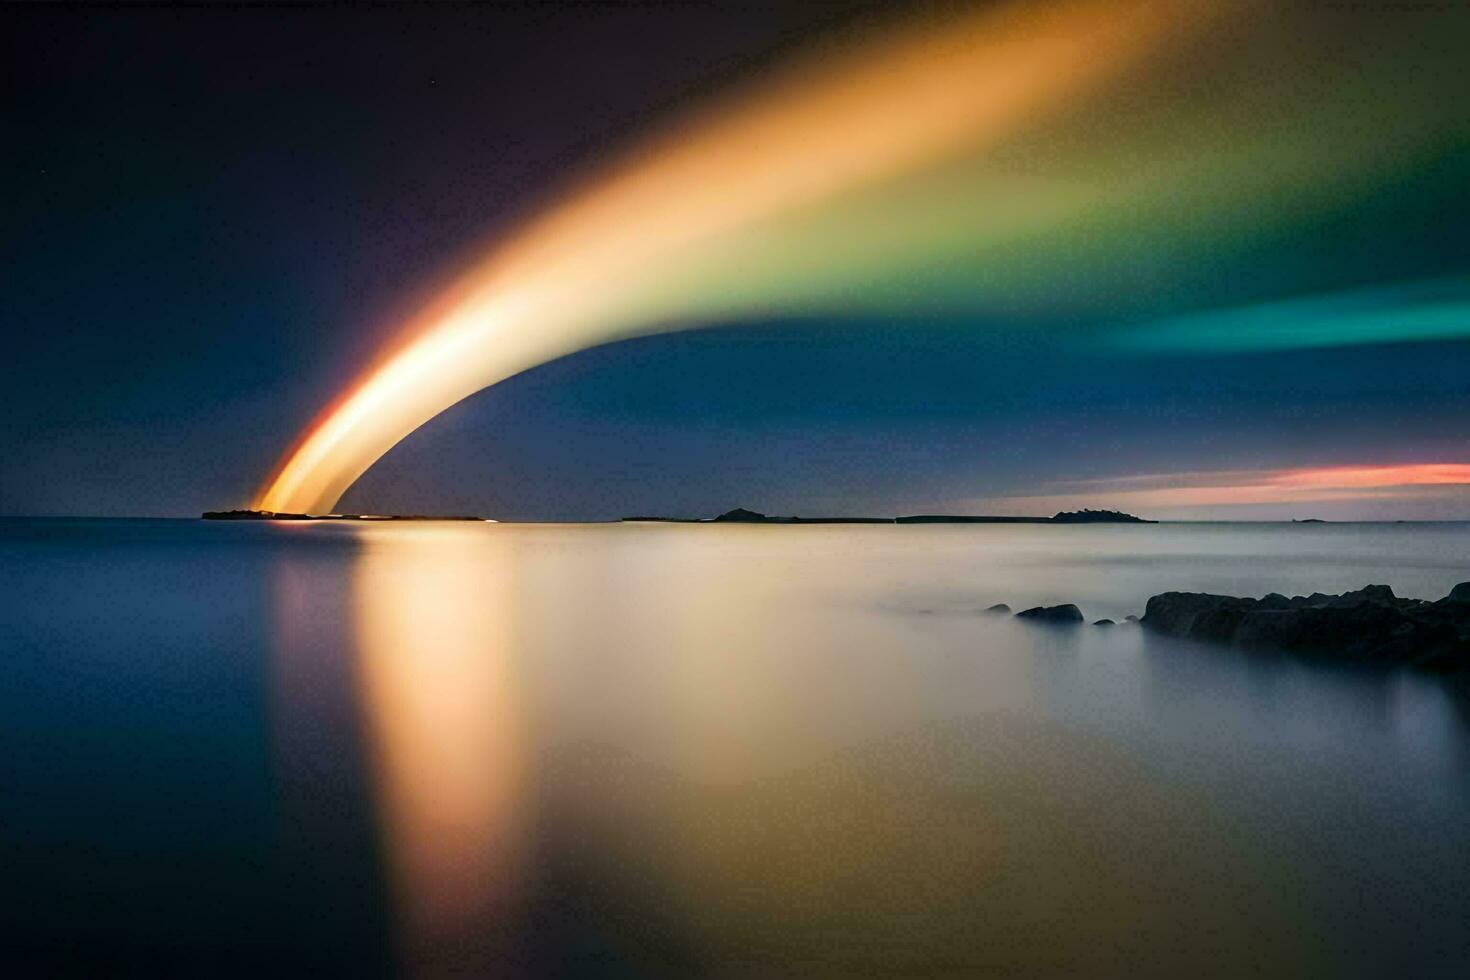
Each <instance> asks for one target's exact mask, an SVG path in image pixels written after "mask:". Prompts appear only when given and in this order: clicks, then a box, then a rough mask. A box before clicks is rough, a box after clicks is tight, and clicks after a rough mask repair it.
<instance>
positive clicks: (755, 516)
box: [623, 507, 1158, 524]
mask: <svg viewBox="0 0 1470 980" xmlns="http://www.w3.org/2000/svg"><path fill="white" fill-rule="evenodd" d="M623 520H624V521H631V522H637V521H651V522H658V523H665V524H1157V523H1158V522H1157V521H1150V520H1145V519H1144V518H1142V517H1134V516H1133V515H1132V514H1125V513H1123V512H1122V511H1117V510H1073V511H1065V510H1064V511H1062V512H1061V513H1058V514H1054V515H1052V516H1051V517H991V516H985V515H977V514H914V515H910V516H907V517H794V516H793V517H771V516H767V515H766V514H762V513H761V512H760V511H755V510H746V509H745V508H744V507H736V508H735V509H734V510H727V511H725V513H723V514H721V515H719V516H718V517H708V518H706V517H625V518H623Z"/></svg>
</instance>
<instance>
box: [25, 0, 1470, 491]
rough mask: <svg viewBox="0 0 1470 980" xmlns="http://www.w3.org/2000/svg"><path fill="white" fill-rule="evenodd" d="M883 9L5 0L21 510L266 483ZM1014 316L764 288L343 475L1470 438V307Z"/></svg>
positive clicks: (586, 481)
mask: <svg viewBox="0 0 1470 980" xmlns="http://www.w3.org/2000/svg"><path fill="white" fill-rule="evenodd" d="M876 6H877V5H869V7H876ZM869 14H870V11H864V9H863V8H862V7H857V6H851V5H841V6H839V5H820V4H773V5H760V4H752V3H734V4H727V5H708V6H704V5H701V6H698V7H691V6H688V5H677V4H669V5H656V4H639V5H631V6H626V7H618V6H597V5H586V6H580V5H560V6H551V5H542V6H538V7H534V8H494V9H483V8H481V9H462V8H455V9H448V8H440V9H436V10H433V11H409V10H405V9H401V8H398V9H388V8H376V9H356V10H347V9H343V8H322V9H306V10H300V9H298V10H286V9H282V8H264V9H260V8H256V9H251V8H229V9H197V8H190V9H181V10H169V9H134V10H118V9H88V8H79V9H55V8H51V9H37V8H31V7H25V8H20V7H9V8H5V9H4V10H3V12H0V20H3V29H0V33H3V34H4V35H5V37H6V40H5V42H4V43H5V45H6V47H7V49H8V50H7V52H6V57H5V61H4V64H5V67H4V69H3V70H4V71H5V74H6V78H5V80H4V91H5V93H6V94H5V95H4V100H5V101H4V109H3V111H4V124H5V125H4V129H5V132H6V134H7V136H6V144H7V150H6V152H5V154H4V162H3V166H4V168H5V180H4V188H5V189H4V193H5V195H6V204H5V209H4V222H5V235H4V240H3V248H4V251H5V254H4V270H5V271H4V277H5V279H4V291H3V296H4V299H3V304H4V305H3V311H0V329H3V331H4V342H5V343H4V350H5V356H4V358H3V360H0V385H3V390H4V392H5V415H4V418H5V424H4V426H3V428H0V514H99V515H123V514H137V515H176V516H182V515H190V514H194V513H197V512H198V511H200V510H203V509H206V508H213V507H223V506H236V505H241V504H243V503H244V502H245V499H246V498H247V497H248V496H249V495H250V493H251V492H252V491H253V490H254V489H255V487H256V485H257V483H258V482H259V481H260V480H261V478H262V477H263V476H264V475H265V474H266V473H267V471H268V470H269V469H270V468H271V466H272V464H273V463H274V462H275V460H276V458H277V457H278V456H279V454H280V453H281V452H282V451H283V450H284V449H285V448H286V446H287V445H288V444H289V443H290V442H291V441H292V439H293V437H294V436H295V434H296V432H297V431H298V430H299V429H300V427H301V426H302V425H303V424H305V423H306V422H307V421H308V420H309V419H311V418H312V417H313V416H314V415H315V414H316V413H317V411H318V410H319V409H320V408H321V406H322V404H323V403H324V402H325V401H326V400H327V399H328V398H330V397H331V396H332V395H333V394H334V393H335V392H336V391H337V390H338V389H340V388H341V386H343V385H345V384H346V383H347V382H348V381H350V380H351V379H352V378H353V377H354V376H355V375H356V374H357V373H358V371H359V370H360V369H361V368H362V367H363V366H364V365H365V363H366V362H367V361H368V360H369V359H370V358H371V357H372V355H373V354H374V352H375V351H376V350H377V349H378V347H379V345H380V344H381V343H383V342H384V341H385V340H386V339H387V338H388V337H389V336H390V335H391V333H392V331H393V328H394V327H395V326H396V325H397V323H398V322H400V320H401V317H402V316H403V315H404V314H405V313H406V312H408V311H411V310H412V309H414V307H415V305H416V304H418V303H419V302H421V301H422V300H423V299H424V298H425V296H426V295H427V294H428V293H429V291H430V290H431V289H432V287H433V285H434V284H435V282H436V281H437V280H436V277H437V276H439V275H441V274H442V273H443V272H444V270H445V269H447V268H453V267H454V265H455V264H456V262H458V261H460V260H462V259H463V257H465V256H467V255H469V254H472V252H473V250H474V249H475V247H476V246H477V245H479V244H480V243H483V242H484V241H485V240H486V239H487V237H493V235H494V234H495V232H496V231H497V230H498V229H503V228H506V227H508V226H509V225H510V224H511V223H512V222H514V221H515V220H516V219H517V218H518V217H519V216H522V215H524V214H525V213H527V211H528V210H529V209H531V208H533V207H534V206H535V205H536V204H537V203H539V202H542V201H545V200H547V199H549V198H550V197H551V196H553V195H554V194H555V193H556V191H557V189H558V188H559V187H560V186H563V185H564V183H565V182H566V181H567V180H568V179H569V176H570V175H575V174H577V173H579V172H581V171H583V170H584V169H585V168H587V167H589V166H591V165H594V164H596V163H597V162H598V161H599V160H601V159H604V158H605V157H606V155H607V154H608V153H610V152H612V151H613V150H615V149H616V148H618V147H620V146H622V145H624V144H625V143H626V141H627V140H628V139H629V138H630V137H631V136H632V135H635V134H636V133H637V132H638V131H639V129H640V128H641V127H643V126H645V125H646V124H647V122H648V121H649V120H650V119H655V120H656V119H658V118H660V117H661V116H662V115H664V114H667V113H668V112H670V111H672V110H674V109H677V108H679V107H680V106H684V105H687V104H691V103H693V102H696V101H697V100H698V99H699V98H700V96H701V95H703V94H707V93H709V92H711V91H715V90H718V88H719V87H720V86H721V85H722V84H725V83H727V82H729V81H731V80H733V79H739V78H741V77H746V76H749V75H751V74H753V73H756V72H758V71H759V69H760V67H761V66H762V65H763V64H765V63H767V62H768V61H769V60H770V59H771V58H772V57H774V56H777V55H778V54H780V53H781V52H783V51H785V50H787V49H790V48H791V47H793V46H795V45H798V44H800V43H801V42H802V41H804V40H805V39H808V38H810V37H813V36H816V35H829V34H831V33H833V32H841V31H843V30H845V29H846V25H849V24H851V23H853V22H854V21H858V20H861V19H862V18H864V17H866V16H869ZM1417 179H1419V180H1420V182H1421V183H1422V186H1423V193H1421V194H1419V196H1418V197H1417V198H1415V200H1416V201H1417V202H1418V204H1417V205H1416V207H1411V208H1406V209H1405V210H1404V212H1403V213H1402V215H1401V216H1400V217H1399V219H1398V227H1397V235H1398V241H1400V242H1401V243H1402V242H1405V241H1407V242H1409V243H1410V244H1411V245H1412V246H1413V247H1415V248H1418V249H1421V250H1422V251H1423V252H1424V253H1425V254H1429V255H1436V256H1438V257H1439V259H1438V263H1439V265H1440V266H1446V267H1448V268H1456V267H1463V266H1460V265H1458V263H1460V262H1461V261H1462V260H1463V258H1464V257H1465V255H1466V254H1467V246H1466V241H1465V233H1464V224H1463V223H1456V224H1455V227H1457V228H1458V229H1459V230H1458V231H1454V230H1450V231H1447V230H1446V228H1447V227H1448V225H1447V223H1446V221H1445V214H1444V208H1445V207H1446V206H1447V202H1448V205H1450V206H1460V205H1462V204H1463V202H1464V194H1463V190H1453V189H1452V190H1449V191H1446V190H1445V189H1444V186H1442V182H1441V183H1436V182H1435V181H1436V178H1434V177H1433V175H1428V176H1425V175H1420V176H1419V178H1417ZM1406 193H1408V194H1409V195H1410V196H1411V197H1412V196H1413V193H1414V192H1413V188H1410V191H1408V192H1406ZM1344 222H1345V224H1344V228H1345V232H1344V234H1346V235H1348V236H1351V235H1353V234H1358V235H1361V236H1364V240H1365V241H1366V240H1367V232H1365V231H1363V228H1366V227H1367V225H1368V221H1367V219H1364V222H1362V223H1361V224H1362V227H1358V226H1356V225H1354V224H1353V222H1352V220H1351V216H1348V217H1347V218H1344ZM1436 268H1437V271H1440V272H1442V271H1444V270H1443V269H1442V268H1438V267H1436ZM980 326H982V327H983V329H976V328H975V327H976V324H973V323H955V322H951V321H946V320H942V319H910V320H905V321H904V322H903V323H902V324H898V323H893V322H885V321H884V320H882V319H878V318H874V319H870V320H865V321H862V322H835V321H834V322H827V321H823V322H815V323H812V322H804V323H799V324H796V323H732V324H728V325H725V326H723V327H721V328H720V329H716V330H711V331H706V332H700V333H689V334H676V335H669V336H664V337H656V338H647V339H641V340H635V341H628V342H624V343H621V344H615V345H612V346H609V347H604V348H600V349H595V350H591V351H587V352H584V353H582V354H578V355H574V356H572V357H570V358H567V359H564V360H562V361H559V362H554V363H552V364H549V365H545V366H543V367H541V368H538V369H535V370H533V371H531V372H528V373H527V374H524V375H521V376H519V377H517V378H514V379H512V380H510V381H508V382H506V383H504V384H502V385H500V386H497V387H495V388H492V389H490V390H487V391H485V392H482V393H480V394H479V395H477V396H475V397H473V398H471V399H469V400H468V401H466V402H463V403H461V404H459V405H457V406H455V407H454V408H453V409H451V410H450V411H448V412H446V413H445V414H443V415H441V416H440V417H438V418H437V419H435V420H433V421H432V422H430V423H429V424H428V425H426V426H425V427H424V428H423V429H421V430H419V431H418V432H417V433H415V434H414V435H413V436H411V437H409V439H407V440H406V441H405V442H404V443H402V444H401V445H400V446H398V447H397V448H396V449H394V450H393V451H392V452H391V453H390V454H389V455H388V456H387V457H385V458H384V459H383V460H382V461H381V462H380V463H379V464H378V465H377V466H376V467H374V469H372V470H370V471H369V473H368V474H367V475H366V476H365V477H364V478H363V479H362V480H361V481H360V482H359V483H358V484H357V485H356V486H355V487H354V488H353V489H352V490H351V491H349V494H348V496H347V497H346V498H345V499H344V500H343V502H342V509H343V510H364V511H409V512H423V511H430V512H435V511H437V512H474V513H481V514H485V515H487V516H496V517H501V518H505V519H532V520H536V519H554V518H568V519H597V518H608V517H616V516H618V515H621V514H628V513H638V512H644V513H646V512H662V513H690V514H696V513H697V514H707V513H711V512H715V511H718V510H721V509H725V508H726V507H730V506H735V505H737V504H741V505H746V506H752V507H757V508H760V509H767V510H772V511H776V512H804V513H808V514H810V513H814V512H817V511H826V512H849V513H851V512H874V511H876V512H883V513H893V512H900V511H905V510H919V509H928V508H931V507H939V506H944V505H946V504H949V503H952V502H955V501H964V500H974V499H981V498H986V497H995V496H1006V495H1011V494H1022V493H1026V492H1029V491H1030V490H1032V489H1035V488H1038V487H1043V486H1045V485H1046V484H1048V483H1049V482H1052V481H1058V480H1072V481H1086V480H1091V479H1100V478H1104V477H1111V476H1119V475H1126V474H1135V473H1158V472H1176V471H1186V470H1206V469H1210V470H1213V469H1222V470H1223V469H1270V468H1278V467H1294V466H1328V465H1338V464H1344V465H1345V464H1361V463H1373V464H1384V465H1386V464H1393V463H1415V462H1422V461H1441V462H1461V461H1465V460H1466V459H1467V455H1466V453H1465V448H1466V435H1467V428H1470V425H1467V423H1470V406H1467V399H1466V398H1465V395H1466V393H1467V389H1470V381H1467V379H1470V343H1467V342H1465V341H1441V342H1438V343H1433V344H1396V345H1379V346H1372V347H1356V348H1353V347H1343V348H1327V349H1322V348H1317V349H1311V350H1302V351H1289V352H1278V353H1252V354H1236V355H1231V356H1220V355H1206V354H1195V355H1182V354H1159V355H1156V356H1152V357H1137V356H1134V357H1126V358H1125V357H1121V356H1111V355H1107V354H1104V353H1099V352H1096V351H1087V350H1082V349H1078V348H1077V347H1076V346H1075V345H1072V344H1069V343H1067V342H1066V341H1065V339H1064V338H1051V337H1050V336H1048V335H1047V334H1046V333H1044V332H1043V333H1041V334H1039V335H1038V334H1037V333H1036V332H1035V331H1031V332H1027V333H1022V332H1020V331H1018V330H1015V329H1012V328H1011V325H1008V324H1006V323H994V324H982V325H980ZM1460 499H1461V501H1462V502H1464V500H1465V498H1464V497H1461V498H1460ZM1463 509H1464V513H1462V514H1457V515H1456V514H1450V513H1446V512H1444V510H1443V509H1442V508H1441V509H1440V510H1435V511H1433V512H1432V513H1433V516H1461V517H1470V504H1466V506H1465V507H1464V508H1463ZM1407 516H1418V515H1417V514H1409V515H1407Z"/></svg>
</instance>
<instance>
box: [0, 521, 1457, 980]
mask: <svg viewBox="0 0 1470 980" xmlns="http://www.w3.org/2000/svg"><path fill="white" fill-rule="evenodd" d="M1465 580H1470V525H1437V526H1434V525H1296V526H1292V525H1285V526H1283V525H1151V526H1136V527H1127V526H1097V527H1049V526H1024V525H1023V526H1001V525H991V526H825V527H818V526H814V527H729V526H657V525H608V526H556V525H543V526H527V525H521V526H516V525H498V526H497V525H480V524H411V525H341V524H337V525H291V524H287V525H278V526H269V525H253V524H210V523H203V522H192V521H50V520H15V521H0V658H3V659H0V862H3V866H0V889H3V894H4V897H5V904H6V909H5V925H4V926H3V929H4V930H5V931H6V932H8V933H10V937H9V939H8V940H7V942H6V944H5V947H4V950H5V952H4V955H5V957H6V959H7V962H9V963H10V964H11V965H12V966H13V965H15V964H21V965H28V966H35V965H38V964H46V965H49V966H52V967H57V966H62V967H72V968H89V967H90V968H106V969H117V968H123V969H130V970H135V971H138V972H148V973H156V972H159V971H160V970H163V969H171V970H186V971H189V972H192V973H195V974H196V975H212V974H218V973H225V972H244V973H261V972H263V971H271V972H277V973H279V972H290V973H301V972H309V971H312V970H317V971H322V970H329V971H334V972H336V971H352V972H354V973H357V974H360V975H373V974H388V973H420V974H424V975H446V974H456V973H458V974H461V975H485V976H517V975H556V976H565V975H575V974H586V973H604V974H623V975H630V976H649V975H660V974H673V975H688V974H723V975H735V976H742V975H757V976H771V975H800V976H808V975H813V974H817V975H832V974H853V975H870V976H895V975H906V974H945V973H948V974H953V975H967V976H968V975H975V974H977V973H978V974H983V973H985V972H986V971H991V972H994V973H995V974H998V975H1045V976H1052V975H1056V974H1059V973H1065V972H1075V973H1082V974H1087V975H1113V976H1136V975H1140V974H1142V975H1151V976H1152V975H1169V976H1181V975H1192V976H1200V975H1203V976H1222V977H1223V976H1229V977H1235V976H1240V975H1242V974H1244V973H1248V972H1250V973H1259V974H1265V975H1283V976H1286V975H1291V976H1329V975H1331V976H1396V977H1398V976H1418V977H1423V976H1441V975H1442V976H1465V975H1467V971H1470V912H1467V910H1470V710H1467V701H1466V699H1465V698H1464V697H1463V696H1462V695H1461V694H1459V693H1457V689H1456V688H1455V687H1454V686H1452V685H1450V684H1447V683H1445V682H1444V681H1443V680H1441V679H1438V678H1435V677H1429V676H1423V675H1417V674H1413V673H1408V672H1401V671H1380V670H1364V669H1350V668H1345V667H1340V666H1338V667H1334V666H1331V665H1326V664H1321V663H1311V662H1303V661H1300V660H1293V659H1287V658H1278V657H1272V656H1259V655H1245V654H1242V653H1238V652H1234V651H1230V650H1218V649H1212V648H1208V647H1202V646H1194V645H1190V644H1186V643H1180V642H1169V641H1165V640H1161V639H1159V638H1154V637H1149V636H1146V635H1144V634H1143V632H1142V631H1140V630H1139V629H1137V628H1136V627H1115V628H1113V629H1110V630H1109V629H1102V628H1094V627H1092V626H1087V627H1085V628H1081V629H1076V630H1072V631H1058V630H1055V629H1047V628H1045V627H1035V626H1027V625H1025V624H1022V623H1018V622H1015V621H1013V620H1010V619H1006V618H999V619H997V618H992V617H986V616H983V615H980V614H978V612H977V611H978V610H979V609H982V608H983V607H985V606H988V605H990V604H991V603H993V602H1000V601H1004V602H1009V603H1011V604H1012V605H1013V606H1015V607H1016V608H1020V607H1021V606H1023V605H1029V604H1035V603H1044V602H1045V603H1051V602H1062V601H1075V602H1077V603H1078V604H1080V605H1081V606H1082V608H1083V610H1084V612H1085V613H1086V614H1087V615H1088V618H1089V619H1095V618H1098V617H1101V616H1108V617H1112V618H1115V619H1117V618H1121V617H1122V616H1124V615H1125V614H1127V613H1141V612H1142V606H1143V602H1144V601H1145V599H1146V598H1147V597H1148V596H1149V595H1151V594H1153V593H1155V592H1159V591H1164V590H1167V589H1199V590H1211V591H1219V592H1227V593H1235V594H1256V595H1259V594H1262V593H1264V592H1267V591H1280V592H1284V593H1287V594H1291V593H1305V592H1311V591H1314V590H1323V591H1329V592H1335V591H1339V590H1342V589H1346V588H1354V587H1358V586H1361V585H1364V584H1367V583H1379V582H1382V583H1388V584H1390V585H1392V586H1393V587H1394V589H1395V590H1396V591H1397V592H1398V593H1399V594H1401V595H1410V596H1420V597H1427V598H1435V597H1438V596H1441V595H1443V594H1444V593H1445V592H1447V591H1448V590H1449V588H1450V587H1451V586H1452V585H1454V584H1455V583H1456V582H1460V581H1465Z"/></svg>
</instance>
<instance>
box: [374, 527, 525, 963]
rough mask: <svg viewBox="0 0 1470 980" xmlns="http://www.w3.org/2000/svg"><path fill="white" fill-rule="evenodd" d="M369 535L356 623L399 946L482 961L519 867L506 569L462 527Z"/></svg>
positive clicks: (516, 728) (432, 957)
mask: <svg viewBox="0 0 1470 980" xmlns="http://www.w3.org/2000/svg"><path fill="white" fill-rule="evenodd" d="M369 542H370V543H369V546H368V547H367V548H366V549H365V551H364V553H363V554H362V556H361V558H360V559H359V560H358V563H357V567H356V570H355V574H354V593H355V600H356V626H357V635H358V645H359V650H360V656H361V659H362V665H361V678H362V685H363V702H364V705H365V709H366V712H367V716H368V728H369V738H370V740H371V744H372V745H373V748H374V752H375V763H376V770H377V779H378V783H379V792H380V797H381V806H382V808H383V821H384V824H385V832H386V837H387V846H388V851H389V854H388V858H389V862H390V865H391V868H392V873H393V876H394V879H395V885H396V888H397V891H398V895H399V900H400V903H401V905H402V921H403V923H404V925H405V928H406V933H407V934H406V936H405V937H404V939H405V951H406V953H407V954H408V956H409V958H410V961H411V962H412V963H414V964H415V965H417V966H419V967H424V968H428V969H430V970H431V971H433V972H438V971H439V970H440V969H442V968H451V969H471V970H478V969H479V968H484V967H488V966H490V965H491V964H490V963H489V962H488V958H489V957H490V956H491V955H492V949H491V945H492V940H491V939H490V938H489V937H493V936H495V935H502V934H504V933H503V931H502V930H503V929H504V923H503V922H502V921H497V920H503V919H504V917H505V915H506V913H507V910H508V908H509V905H510V902H511V900H512V899H513V898H514V896H515V893H516V882H517V880H518V878H519V877H520V869H519V868H518V866H517V862H518V860H519V858H518V853H519V852H520V850H521V848H519V847H518V846H517V842H518V840H519V832H518V828H519V815H518V813H517V802H518V800H519V799H520V798H521V796H522V783H523V775H524V772H523V768H522V763H523V759H522V751H521V750H522V739H521V737H520V723H521V718H520V710H519V707H520V706H519V703H518V700H517V687H516V684H515V678H514V677H513V676H512V670H511V669H510V666H509V665H510V664H511V662H512V661H511V646H510V640H511V624H510V623H509V622H508V621H507V619H506V615H505V613H506V611H507V610H509V609H510V608H512V607H511V604H510V603H508V602H506V601H503V599H502V597H503V596H504V594H505V593H506V592H507V590H508V589H509V588H510V586H511V580H510V574H509V569H508V568H507V567H506V566H505V565H504V564H503V563H496V562H494V561H493V556H494V555H495V554H496V553H497V552H496V551H494V550H488V549H484V548H481V547H479V545H480V543H481V542H479V541H478V536H475V535H467V534H464V533H460V532H458V531H454V532H445V531H443V530H441V529H424V530H422V531H420V530H417V529H415V530H413V531H411V532H407V533H405V532H404V531H403V529H397V528H395V529H393V532H392V533H388V534H383V535H381V536H377V535H374V536H372V537H370V538H369ZM445 956H451V957H453V959H454V961H453V962H450V963H446V962H444V960H443V957H445Z"/></svg>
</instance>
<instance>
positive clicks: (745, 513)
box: [715, 507, 791, 524]
mask: <svg viewBox="0 0 1470 980" xmlns="http://www.w3.org/2000/svg"><path fill="white" fill-rule="evenodd" d="M790 519H791V518H780V517H767V516H766V515H765V514H762V513H761V512H760V511H755V510H746V509H745V508H744V507H736V508H735V509H734V510H727V511H725V512H724V513H723V514H721V515H720V516H719V517H716V518H715V520H716V521H735V522H738V523H741V524H761V523H765V522H766V521H779V520H790Z"/></svg>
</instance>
